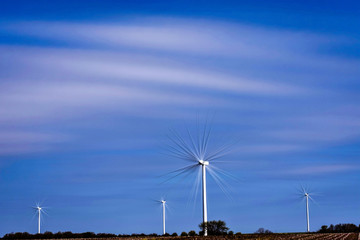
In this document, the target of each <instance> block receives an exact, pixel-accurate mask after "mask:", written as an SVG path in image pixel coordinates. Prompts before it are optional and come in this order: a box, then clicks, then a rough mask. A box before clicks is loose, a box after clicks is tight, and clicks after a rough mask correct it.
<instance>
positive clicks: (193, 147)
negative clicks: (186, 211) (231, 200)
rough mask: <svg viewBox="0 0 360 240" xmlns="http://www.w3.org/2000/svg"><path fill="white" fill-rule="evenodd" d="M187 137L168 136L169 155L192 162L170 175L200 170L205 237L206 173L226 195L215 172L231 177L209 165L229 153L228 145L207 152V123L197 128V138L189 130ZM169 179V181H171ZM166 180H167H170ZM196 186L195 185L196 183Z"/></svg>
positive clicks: (206, 231) (224, 187) (222, 184)
mask: <svg viewBox="0 0 360 240" xmlns="http://www.w3.org/2000/svg"><path fill="white" fill-rule="evenodd" d="M186 130H187V132H186V135H187V137H186V138H184V137H183V136H182V135H181V134H179V133H178V132H177V131H174V130H172V131H171V135H170V136H169V138H170V140H171V144H170V145H168V147H169V149H168V150H169V151H170V154H171V155H172V156H174V157H176V158H179V159H183V160H187V161H190V162H192V163H193V164H191V165H189V166H186V167H184V168H180V169H178V170H176V171H173V172H171V173H176V175H175V176H173V177H172V178H174V177H176V176H179V175H181V174H184V173H188V172H190V171H191V170H195V169H197V168H198V167H200V168H201V174H202V180H201V181H202V210H203V223H204V236H207V234H208V229H207V225H206V224H207V221H208V219H207V196H206V172H207V171H208V172H209V174H210V175H211V176H212V177H213V179H214V180H215V182H216V183H217V184H218V185H219V187H220V188H221V190H222V191H223V192H224V193H226V187H227V186H226V184H225V183H223V181H222V179H221V177H220V176H219V175H218V173H217V172H219V173H221V174H224V175H226V176H228V177H232V178H234V177H233V176H231V175H230V174H228V173H226V172H225V171H223V170H220V169H219V168H217V167H215V166H212V165H210V163H213V162H215V161H218V160H219V158H221V157H223V156H224V155H225V154H226V153H228V151H229V147H230V145H229V144H222V145H221V146H220V147H218V148H216V149H213V150H212V151H208V147H209V139H210V135H211V131H212V128H211V127H210V126H208V123H207V121H206V122H205V124H204V127H203V128H200V127H199V125H198V126H197V136H196V137H193V135H192V134H191V133H190V131H189V129H186ZM172 178H170V179H172ZM170 179H168V180H170ZM196 184H197V183H196Z"/></svg>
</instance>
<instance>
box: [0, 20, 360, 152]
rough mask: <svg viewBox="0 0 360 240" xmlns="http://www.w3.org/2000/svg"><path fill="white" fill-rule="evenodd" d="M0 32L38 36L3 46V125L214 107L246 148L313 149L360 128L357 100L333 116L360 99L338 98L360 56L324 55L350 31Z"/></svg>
mask: <svg viewBox="0 0 360 240" xmlns="http://www.w3.org/2000/svg"><path fill="white" fill-rule="evenodd" d="M0 32H1V33H3V34H4V33H5V34H9V35H17V36H18V37H20V38H24V39H27V40H28V39H29V38H33V39H38V40H40V42H41V43H42V44H39V46H28V45H29V44H28V42H27V41H25V40H24V45H25V46H20V45H11V44H10V43H6V44H3V45H2V46H0V51H1V53H2V54H1V56H0V67H1V70H2V71H1V72H0V78H1V80H2V83H1V89H0V124H1V125H3V126H8V125H11V124H15V125H16V124H19V125H31V124H35V125H39V124H44V123H49V124H51V123H55V122H56V123H59V122H67V121H69V120H70V119H75V118H80V119H81V118H86V117H85V116H93V118H94V119H96V118H97V117H98V114H97V113H98V112H101V113H106V114H108V115H109V116H115V115H116V114H120V113H121V114H123V115H124V116H141V117H146V118H158V119H164V118H169V116H170V115H172V116H182V117H184V116H188V114H189V112H190V111H194V110H195V109H199V110H203V109H211V110H214V111H218V110H220V111H222V112H223V114H224V119H227V120H225V122H227V123H228V124H231V125H232V126H235V127H236V131H238V132H241V133H243V134H242V135H243V137H244V138H246V139H247V141H248V142H247V144H246V146H248V147H244V148H242V150H243V152H248V153H252V152H263V153H279V152H289V151H306V150H307V149H312V148H313V147H316V146H321V147H322V146H323V144H330V143H336V142H341V141H344V140H349V139H353V138H356V137H357V136H358V135H359V133H360V129H359V128H360V127H359V125H358V124H356V122H357V121H358V119H359V115H358V112H359V111H358V109H355V110H354V108H352V109H344V110H343V112H341V114H340V115H341V116H343V118H346V119H347V120H346V121H344V119H342V120H341V124H339V121H337V120H336V119H337V118H338V116H339V113H338V109H340V108H341V107H343V106H348V105H351V104H352V101H353V99H354V98H356V97H352V98H350V97H349V98H346V97H343V96H345V95H346V94H347V93H348V90H347V89H348V88H346V86H347V85H349V84H350V85H351V84H355V82H354V79H355V78H354V77H353V76H354V74H355V75H356V73H359V69H358V67H357V66H358V64H359V61H358V60H356V59H347V58H340V57H337V56H333V55H331V54H324V53H322V52H321V49H322V47H324V46H327V47H331V46H332V45H333V44H336V45H341V44H343V43H344V44H348V43H349V41H350V42H351V40H349V39H347V38H346V37H344V36H336V35H335V36H328V35H322V34H314V33H311V32H300V31H289V30H281V29H274V28H273V29H271V28H264V27H259V26H250V25H244V24H239V23H230V22H215V21H207V20H194V19H174V18H142V19H127V20H126V21H125V20H124V21H122V22H121V21H119V22H116V23H109V22H102V23H96V24H94V23H90V22H83V23H76V22H13V23H9V22H8V23H2V24H1V25H0ZM30 42H31V41H30ZM44 43H45V44H44ZM32 45H34V43H32ZM35 45H36V43H35ZM338 76H341V77H342V78H344V79H345V80H344V81H341V82H340V81H338V79H337V77H338ZM324 82H326V83H327V84H326V85H324V84H323V83H324ZM339 84H340V85H341V86H342V88H339ZM300 99H301V100H300ZM170 113H171V114H170ZM154 127H155V126H154ZM134 137H135V136H134ZM137 137H139V136H137ZM25 138H26V137H25Z"/></svg>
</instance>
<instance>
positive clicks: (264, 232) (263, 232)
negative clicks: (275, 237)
mask: <svg viewBox="0 0 360 240" xmlns="http://www.w3.org/2000/svg"><path fill="white" fill-rule="evenodd" d="M255 233H257V234H270V233H273V232H272V231H270V230H268V229H264V228H259V229H258V230H256V232H255Z"/></svg>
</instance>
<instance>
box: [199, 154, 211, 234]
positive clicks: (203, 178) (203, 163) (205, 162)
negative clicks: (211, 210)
mask: <svg viewBox="0 0 360 240" xmlns="http://www.w3.org/2000/svg"><path fill="white" fill-rule="evenodd" d="M199 164H200V165H201V167H202V197H203V224H204V236H207V199H206V166H208V165H209V162H208V161H204V160H199Z"/></svg>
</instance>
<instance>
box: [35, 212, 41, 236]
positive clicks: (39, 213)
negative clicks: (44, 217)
mask: <svg viewBox="0 0 360 240" xmlns="http://www.w3.org/2000/svg"><path fill="white" fill-rule="evenodd" d="M36 208H37V211H38V233H39V234H40V233H41V231H40V217H41V207H39V206H38V207H36Z"/></svg>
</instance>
